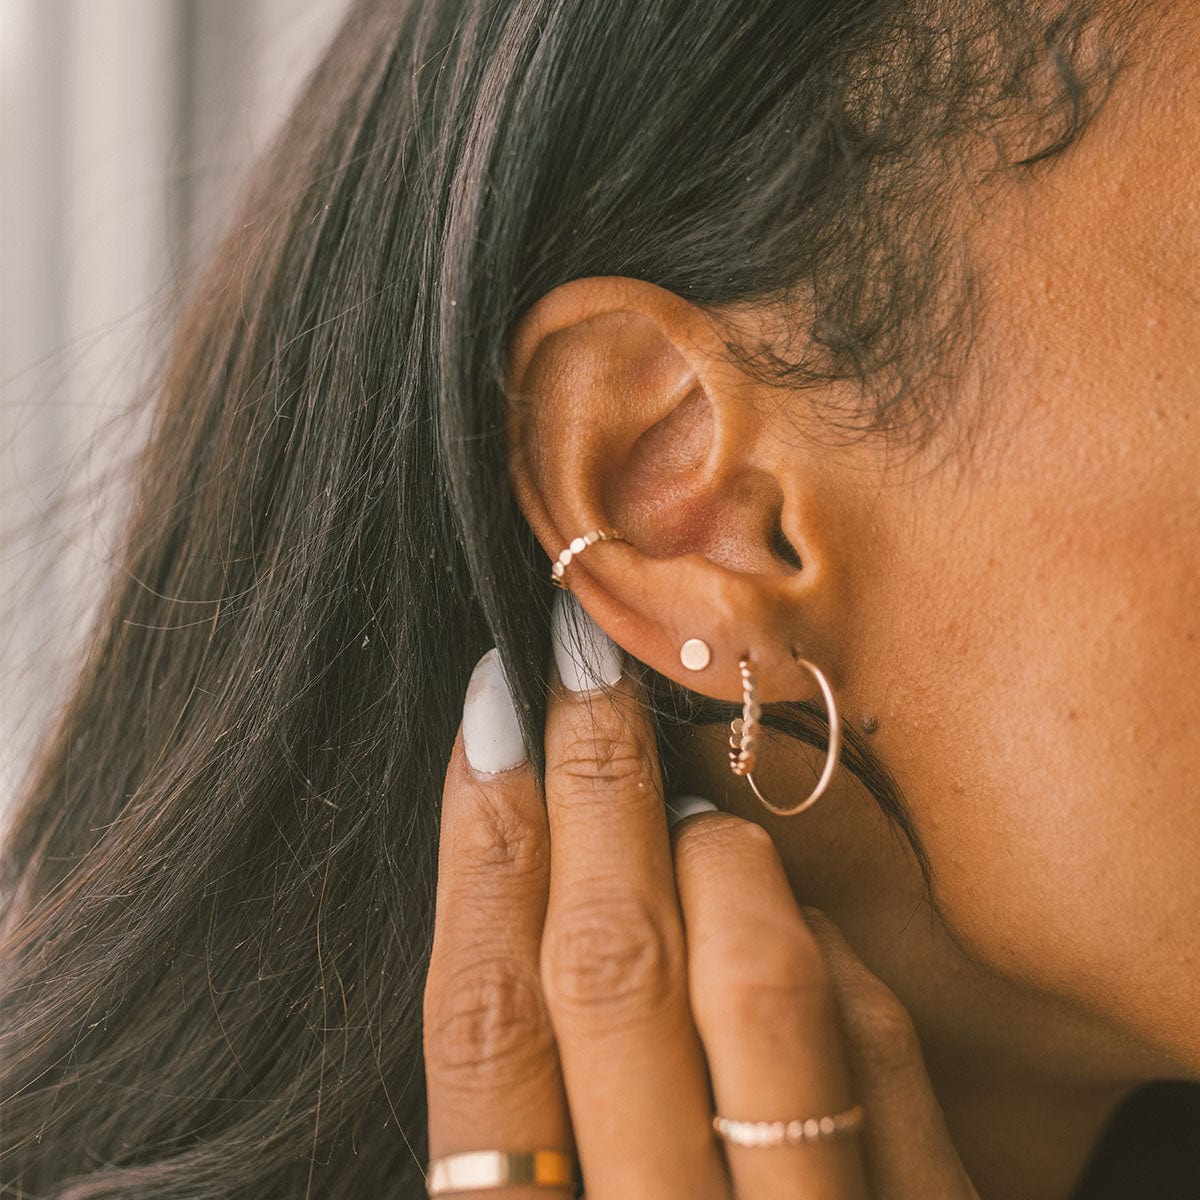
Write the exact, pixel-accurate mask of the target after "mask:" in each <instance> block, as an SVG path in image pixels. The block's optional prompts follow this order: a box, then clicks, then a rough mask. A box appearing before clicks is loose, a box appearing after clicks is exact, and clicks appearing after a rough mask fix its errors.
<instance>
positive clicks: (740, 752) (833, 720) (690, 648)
mask: <svg viewBox="0 0 1200 1200" xmlns="http://www.w3.org/2000/svg"><path fill="white" fill-rule="evenodd" d="M626 540H627V539H626V538H625V535H624V534H622V533H620V532H619V531H618V530H616V529H607V530H605V529H593V530H591V531H590V532H588V533H585V534H584V535H583V536H582V537H577V538H574V539H573V540H572V541H571V544H570V545H569V546H567V547H566V549H565V550H563V551H562V552H561V553H560V554H559V556H558V558H557V559H555V561H554V565H553V566H552V567H551V569H550V582H551V583H553V584H554V586H555V587H559V588H563V589H564V590H569V588H570V586H571V585H570V584H569V583H567V581H566V578H565V575H566V569H567V567H568V566H569V565H570V562H571V560H572V559H573V558H574V557H575V556H576V555H577V554H582V553H583V552H584V551H585V550H586V549H587V548H588V547H589V546H594V545H595V544H596V543H597V542H611V541H621V542H623V541H626ZM792 657H793V658H795V660H796V663H797V664H798V665H799V666H801V667H804V669H805V670H806V671H808V672H809V674H810V675H812V677H813V678H814V679H815V680H816V681H817V686H818V687H819V688H820V689H821V695H822V697H823V699H824V700H825V710H826V712H827V713H828V716H829V746H828V749H827V751H826V754H825V769H824V770H823V771H822V772H821V777H820V779H818V780H817V784H816V787H814V788H813V790H812V791H811V792H810V793H809V794H808V795H807V796H806V797H805V798H804V799H803V800H802V801H801V802H800V803H799V804H796V805H793V806H792V807H791V808H780V807H778V806H777V805H775V804H772V803H771V801H770V800H768V799H767V798H766V796H764V795H763V794H762V792H761V791H760V790H759V787H758V784H757V783H756V782H755V779H754V768H755V767H756V766H757V764H758V742H759V735H760V731H761V728H762V705H761V704H760V703H759V699H758V682H757V679H756V677H755V674H754V665H753V663H752V661H751V658H750V654H749V652H748V651H747V652H746V653H744V654H742V655H741V656H740V657H739V658H738V673H739V674H740V676H741V681H742V715H741V716H740V717H734V719H733V720H732V721H730V723H729V732H730V737H729V769H730V770H731V771H732V772H733V773H734V774H735V775H740V776H743V777H744V778H745V780H746V782H747V783H748V784H749V785H750V789H751V790H752V791H753V792H754V794H755V795H756V796H757V797H758V798H759V800H760V801H762V803H763V804H764V805H765V806H766V808H768V809H769V810H770V811H771V812H773V813H775V814H776V815H777V816H780V817H791V816H795V815H796V814H797V813H802V812H804V811H805V809H808V808H811V807H812V806H813V805H814V804H816V802H817V801H818V800H819V799H820V798H821V797H822V796H823V795H824V794H825V790H826V788H828V787H829V781H830V780H831V779H832V778H833V773H834V770H835V769H836V767H837V764H838V757H839V755H840V752H841V746H842V725H841V720H840V718H839V716H838V710H837V703H836V701H835V700H834V698H833V689H832V688H831V687H830V686H829V680H828V679H826V678H825V675H824V673H823V672H822V671H821V669H820V668H819V667H817V666H816V665H815V664H814V663H811V662H809V661H808V660H807V659H805V658H799V657H797V656H796V653H795V651H793V652H792ZM679 661H680V662H681V663H682V664H683V665H684V667H686V668H687V670H689V671H703V670H704V669H705V668H706V667H707V666H708V665H709V664H710V663H711V662H712V648H711V647H710V646H709V644H708V643H707V642H706V641H704V639H703V638H698V637H690V638H688V639H687V641H686V642H684V643H683V645H682V646H680V647H679Z"/></svg>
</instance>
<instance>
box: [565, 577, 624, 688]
mask: <svg viewBox="0 0 1200 1200" xmlns="http://www.w3.org/2000/svg"><path fill="white" fill-rule="evenodd" d="M550 634H551V639H550V640H551V642H552V643H553V646H554V662H555V665H556V666H557V667H558V676H559V678H560V679H561V680H562V681H563V684H564V685H565V686H566V687H567V688H569V689H570V690H571V691H572V692H591V691H596V690H598V689H600V688H603V687H605V686H609V687H611V686H612V685H613V684H614V683H616V682H617V681H618V680H619V679H620V678H621V672H622V662H621V647H620V646H618V645H617V644H616V642H614V641H613V640H612V638H610V637H609V636H608V634H607V633H605V632H604V630H603V629H601V628H600V626H599V625H597V624H596V622H595V621H593V620H592V618H591V617H589V616H588V615H587V613H586V612H584V610H583V608H582V607H581V606H580V604H579V601H578V600H576V599H575V597H574V596H573V595H572V594H571V593H570V592H567V591H560V592H559V593H558V594H557V595H556V596H555V597H554V609H553V612H552V614H551V617H550Z"/></svg>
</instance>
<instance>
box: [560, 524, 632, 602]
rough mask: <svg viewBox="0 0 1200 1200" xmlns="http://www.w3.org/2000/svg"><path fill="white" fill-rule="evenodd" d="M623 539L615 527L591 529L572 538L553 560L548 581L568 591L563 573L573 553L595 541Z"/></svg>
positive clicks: (618, 540) (592, 544)
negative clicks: (580, 535)
mask: <svg viewBox="0 0 1200 1200" xmlns="http://www.w3.org/2000/svg"><path fill="white" fill-rule="evenodd" d="M625 540H626V538H625V535H624V534H623V533H620V532H618V531H617V530H615V529H592V530H590V531H589V532H588V533H585V534H584V535H583V536H582V537H577V538H572V539H571V544H570V545H569V546H568V547H567V548H566V549H565V550H562V551H561V552H560V553H559V556H558V558H556V559H555V560H554V566H552V567H551V568H550V582H551V583H552V584H554V586H555V587H557V588H562V589H563V591H564V592H569V591H570V590H571V585H570V584H569V583H568V582H567V581H566V579H565V578H564V575H565V574H566V570H567V566H568V565H569V564H570V562H571V559H573V558H574V557H575V555H577V554H582V553H583V552H584V551H585V550H586V549H587V548H588V547H589V546H594V545H595V544H596V543H597V542H623V541H625Z"/></svg>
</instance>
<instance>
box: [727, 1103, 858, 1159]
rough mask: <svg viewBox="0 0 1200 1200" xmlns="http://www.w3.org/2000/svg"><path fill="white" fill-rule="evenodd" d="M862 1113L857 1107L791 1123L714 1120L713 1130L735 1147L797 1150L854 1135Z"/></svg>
mask: <svg viewBox="0 0 1200 1200" xmlns="http://www.w3.org/2000/svg"><path fill="white" fill-rule="evenodd" d="M864 1115H865V1113H864V1111H863V1106H862V1105H861V1104H855V1105H854V1106H853V1107H852V1108H848V1109H846V1110H845V1111H844V1112H840V1113H833V1114H832V1115H831V1116H828V1117H809V1118H807V1120H803V1121H801V1120H794V1121H735V1120H733V1119H731V1118H730V1117H722V1116H714V1117H713V1119H712V1124H713V1129H715V1130H716V1131H717V1133H719V1134H720V1135H721V1136H722V1137H723V1138H724V1139H725V1140H726V1141H728V1142H732V1143H733V1144H734V1145H735V1146H752V1147H755V1148H761V1147H764V1146H784V1145H787V1146H799V1145H803V1144H804V1143H805V1142H827V1141H830V1140H831V1139H833V1138H839V1137H846V1136H848V1135H849V1134H852V1133H856V1132H857V1131H858V1128H859V1126H860V1125H862V1123H863V1117H864Z"/></svg>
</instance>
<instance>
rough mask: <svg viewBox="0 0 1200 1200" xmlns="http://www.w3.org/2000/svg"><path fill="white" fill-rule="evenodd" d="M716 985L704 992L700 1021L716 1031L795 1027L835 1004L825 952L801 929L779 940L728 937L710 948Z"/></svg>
mask: <svg viewBox="0 0 1200 1200" xmlns="http://www.w3.org/2000/svg"><path fill="white" fill-rule="evenodd" d="M709 951H710V955H711V958H710V961H712V962H713V963H714V964H715V966H714V968H713V971H712V976H711V977H712V980H713V982H712V986H711V987H708V988H699V989H697V990H698V994H697V997H696V1002H695V1006H696V1010H697V1019H698V1020H701V1021H702V1022H704V1023H705V1024H707V1025H709V1026H710V1027H713V1028H721V1027H723V1026H725V1025H727V1024H735V1025H736V1026H737V1027H739V1028H740V1027H748V1026H756V1025H764V1026H775V1027H777V1026H780V1025H794V1024H795V1023H796V1022H797V1020H800V1021H803V1022H806V1023H807V1022H811V1021H812V1020H813V1019H814V1018H820V1017H822V1016H825V1015H827V1014H828V1013H829V1012H830V1010H831V1009H832V1008H833V1007H834V1005H835V1000H834V994H833V989H832V986H831V983H830V978H829V972H828V970H827V969H826V966H825V962H824V960H823V959H822V957H821V954H820V951H819V950H818V949H816V947H815V946H813V945H810V944H809V941H808V939H806V938H805V937H804V936H803V933H802V932H801V931H798V930H792V929H786V928H785V929H780V930H778V931H777V932H776V934H775V935H774V936H770V935H769V934H768V936H765V937H755V938H753V939H751V938H746V937H735V936H726V937H723V938H721V939H720V940H719V941H718V942H717V943H716V944H715V945H713V946H710V947H709Z"/></svg>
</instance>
